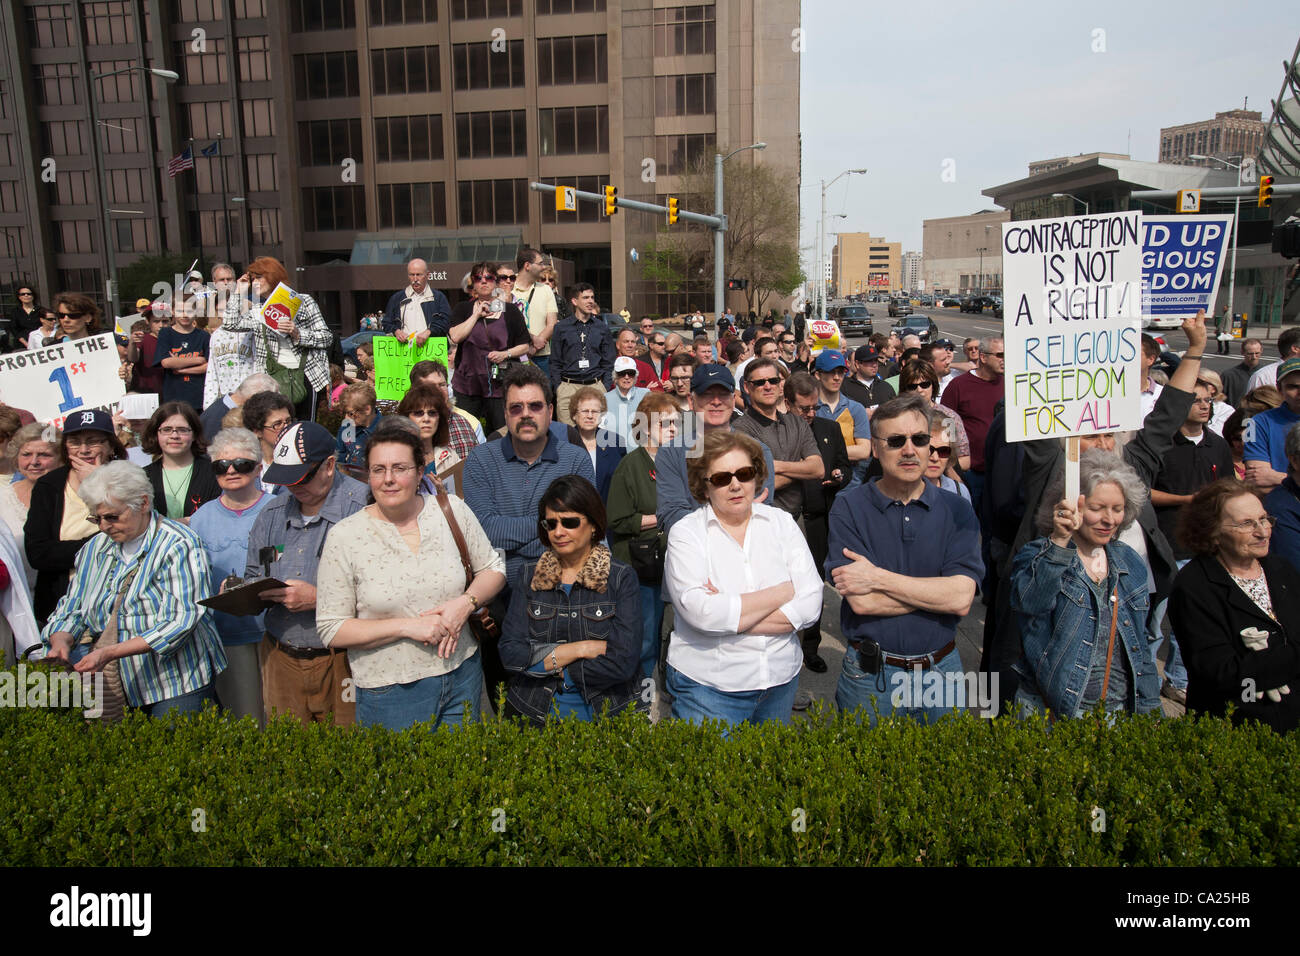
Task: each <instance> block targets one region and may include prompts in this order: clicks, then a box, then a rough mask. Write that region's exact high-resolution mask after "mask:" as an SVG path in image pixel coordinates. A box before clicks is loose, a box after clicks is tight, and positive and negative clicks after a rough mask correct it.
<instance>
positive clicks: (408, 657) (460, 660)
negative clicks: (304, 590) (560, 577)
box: [316, 428, 506, 730]
mask: <svg viewBox="0 0 1300 956" xmlns="http://www.w3.org/2000/svg"><path fill="white" fill-rule="evenodd" d="M424 467H425V460H424V447H423V443H422V441H421V439H420V438H419V437H418V436H416V435H414V434H412V433H411V432H409V431H406V430H405V429H403V428H385V429H382V430H380V431H377V432H376V433H375V434H374V436H373V437H372V438H371V439H370V442H369V444H367V445H366V470H367V473H368V475H369V479H370V494H371V497H372V498H373V499H374V502H373V504H370V505H367V506H366V507H365V508H363V509H361V510H360V511H358V512H356V513H355V514H353V515H350V516H349V517H347V518H344V519H343V520H342V521H340V522H339V523H338V524H337V525H336V526H335V527H334V528H333V529H332V530H331V531H330V533H329V536H328V537H327V538H326V539H325V550H324V552H323V553H322V555H321V560H320V570H319V572H318V573H317V578H316V587H317V604H316V627H317V631H318V632H319V634H320V639H321V641H322V642H323V643H324V644H325V646H326V647H329V648H346V649H347V652H348V663H349V665H350V666H351V669H352V678H353V680H354V682H355V685H356V693H357V700H356V703H357V723H358V724H360V725H362V726H381V727H387V728H389V729H391V730H401V729H402V728H405V727H410V726H412V725H414V724H418V723H423V722H426V721H429V722H431V723H430V727H429V729H430V730H432V729H434V728H436V727H438V726H439V725H440V724H443V723H446V724H453V725H455V724H461V723H465V722H467V721H472V720H474V719H475V718H476V717H477V716H478V708H479V698H480V695H481V694H482V693H483V667H482V662H481V655H480V654H479V646H478V641H477V640H476V639H475V638H474V635H473V633H472V632H471V631H470V629H469V627H468V626H467V624H466V622H467V621H468V620H469V616H470V614H471V613H472V612H473V611H475V610H476V609H478V608H479V607H482V606H483V605H485V604H487V603H488V602H490V601H491V600H492V598H494V597H495V596H496V595H497V593H498V592H499V591H500V590H501V589H502V588H503V587H504V586H505V581H506V577H505V561H504V559H503V558H502V557H501V556H500V555H499V554H498V553H497V552H496V551H495V550H494V549H493V547H492V543H491V542H490V541H488V537H487V535H486V534H485V533H484V531H483V528H482V526H481V525H480V524H479V522H478V519H477V518H475V517H474V514H473V512H471V511H470V509H469V507H468V506H467V505H466V504H465V503H464V502H463V501H461V500H460V499H459V498H442V499H436V498H433V497H425V496H422V495H420V494H419V491H418V488H419V484H420V477H421V475H422V474H423V473H424ZM443 502H445V503H446V507H448V508H449V509H450V513H451V515H453V516H454V519H455V522H456V525H457V526H458V527H459V529H460V533H461V535H462V536H463V538H464V541H465V545H466V549H467V551H468V552H469V564H470V566H471V567H472V569H473V572H472V573H473V580H472V582H471V583H470V586H469V588H468V589H466V587H465V576H466V575H465V566H464V565H463V564H462V563H461V558H460V551H459V548H458V547H457V544H456V539H455V534H454V532H453V530H452V527H451V525H450V524H449V523H448V518H447V515H446V513H445V512H444V511H443Z"/></svg>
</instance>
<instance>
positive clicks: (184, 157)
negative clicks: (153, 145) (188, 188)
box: [167, 146, 194, 179]
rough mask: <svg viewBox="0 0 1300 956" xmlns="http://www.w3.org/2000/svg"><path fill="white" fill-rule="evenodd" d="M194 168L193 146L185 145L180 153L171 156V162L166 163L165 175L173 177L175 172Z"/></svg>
mask: <svg viewBox="0 0 1300 956" xmlns="http://www.w3.org/2000/svg"><path fill="white" fill-rule="evenodd" d="M193 168H194V152H193V147H191V146H186V147H185V148H184V149H182V150H181V151H180V154H179V155H177V156H173V157H172V159H171V162H169V163H168V164H167V175H168V176H169V177H171V178H173V179H175V178H176V174H177V173H183V172H184V171H185V170H187V169H193Z"/></svg>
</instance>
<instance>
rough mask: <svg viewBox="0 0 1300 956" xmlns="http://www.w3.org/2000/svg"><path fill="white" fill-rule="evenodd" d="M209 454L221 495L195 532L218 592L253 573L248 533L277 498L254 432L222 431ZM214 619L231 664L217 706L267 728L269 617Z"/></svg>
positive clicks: (193, 521)
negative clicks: (263, 655) (265, 477)
mask: <svg viewBox="0 0 1300 956" xmlns="http://www.w3.org/2000/svg"><path fill="white" fill-rule="evenodd" d="M208 450H209V451H210V452H211V460H210V461H208V463H207V469H208V471H209V473H210V474H211V475H212V476H213V477H214V478H215V480H216V483H217V485H218V487H219V489H220V494H219V495H218V496H217V497H216V498H214V499H213V500H211V501H209V502H207V503H206V504H204V505H202V506H200V507H199V509H198V510H197V511H195V512H194V514H193V516H191V518H190V530H191V531H193V532H194V533H195V534H197V535H198V536H199V538H200V539H201V540H202V541H203V550H204V551H205V552H206V553H207V558H208V571H209V584H208V587H209V588H210V589H211V591H212V592H213V593H216V592H217V591H219V590H220V589H221V582H222V581H224V580H225V579H226V578H227V577H228V576H230V575H232V574H233V575H235V576H236V577H242V576H243V574H244V570H245V568H247V563H246V558H247V557H248V534H249V532H250V531H252V530H253V522H254V521H256V520H257V516H258V515H259V514H260V513H261V511H262V509H263V508H265V507H266V505H267V503H268V502H270V500H271V496H270V495H268V494H267V493H266V492H264V491H263V490H262V488H261V482H260V481H259V478H261V475H262V460H261V459H262V445H261V442H260V441H258V438H257V436H256V435H254V434H253V433H252V432H250V431H249V430H248V429H246V428H226V429H222V430H221V431H219V432H217V435H216V437H215V438H213V439H212V444H211V445H210V446H209V448H208ZM205 461H207V459H205ZM156 487H157V486H156V485H155V488H156ZM212 618H213V620H212V623H213V624H214V625H215V626H216V628H217V634H218V635H219V636H220V638H221V644H222V646H223V647H224V648H225V651H226V661H227V663H228V666H227V667H226V669H225V670H224V671H222V672H221V673H220V674H218V675H217V683H216V693H217V703H218V704H220V705H221V709H222V710H224V711H226V712H228V713H230V714H233V715H234V716H235V718H237V719H238V718H240V717H244V716H249V717H252V718H254V719H255V720H256V721H257V722H258V724H264V723H265V722H266V716H265V710H264V708H263V706H262V667H261V662H260V660H259V658H258V644H259V642H260V641H261V640H262V634H263V633H264V629H263V627H262V618H263V615H262V614H257V615H245V616H243V617H237V616H236V615H234V614H226V613H225V612H223V611H213V612H212Z"/></svg>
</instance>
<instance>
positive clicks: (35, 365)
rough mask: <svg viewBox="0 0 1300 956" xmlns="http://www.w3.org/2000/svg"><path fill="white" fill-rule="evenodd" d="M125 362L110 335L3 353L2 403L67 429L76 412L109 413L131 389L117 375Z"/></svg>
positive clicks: (0, 375) (0, 371)
mask: <svg viewBox="0 0 1300 956" xmlns="http://www.w3.org/2000/svg"><path fill="white" fill-rule="evenodd" d="M121 364H122V363H121V359H120V358H119V357H118V354H117V344H116V343H115V342H114V341H113V335H112V333H109V332H105V333H103V334H101V335H92V336H89V337H87V338H84V339H74V340H73V341H70V342H60V343H59V344H58V345H51V346H48V347H46V348H40V349H29V350H27V351H25V352H11V353H10V354H8V355H0V401H3V402H4V403H5V404H6V405H12V406H13V407H15V408H25V409H26V410H27V411H29V412H31V413H32V415H33V416H34V417H35V418H36V420H37V421H38V422H52V423H53V424H54V425H56V426H57V427H59V428H62V427H63V419H64V418H65V417H66V416H68V415H69V414H71V413H72V412H75V411H79V410H81V409H85V408H103V409H104V410H106V411H108V410H110V408H109V406H111V405H113V404H114V403H115V402H117V401H119V400H120V399H121V398H122V395H123V394H124V393H125V392H126V386H125V385H124V383H123V382H122V379H121V377H120V376H119V375H118V369H119V368H120V367H121Z"/></svg>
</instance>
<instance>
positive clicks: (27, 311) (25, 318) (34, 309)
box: [9, 285, 41, 349]
mask: <svg viewBox="0 0 1300 956" xmlns="http://www.w3.org/2000/svg"><path fill="white" fill-rule="evenodd" d="M16 297H17V299H18V306H17V307H16V308H15V309H14V310H13V312H11V313H10V314H9V328H10V329H12V330H13V336H14V339H15V340H16V344H17V346H18V347H19V348H24V349H25V348H30V347H31V346H29V345H28V344H27V337H28V336H29V335H31V334H32V333H33V332H35V331H36V330H37V329H39V328H40V327H41V306H40V304H39V303H37V301H36V290H35V289H34V288H32V287H31V286H29V285H20V286H19V287H18V292H17V293H16Z"/></svg>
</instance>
